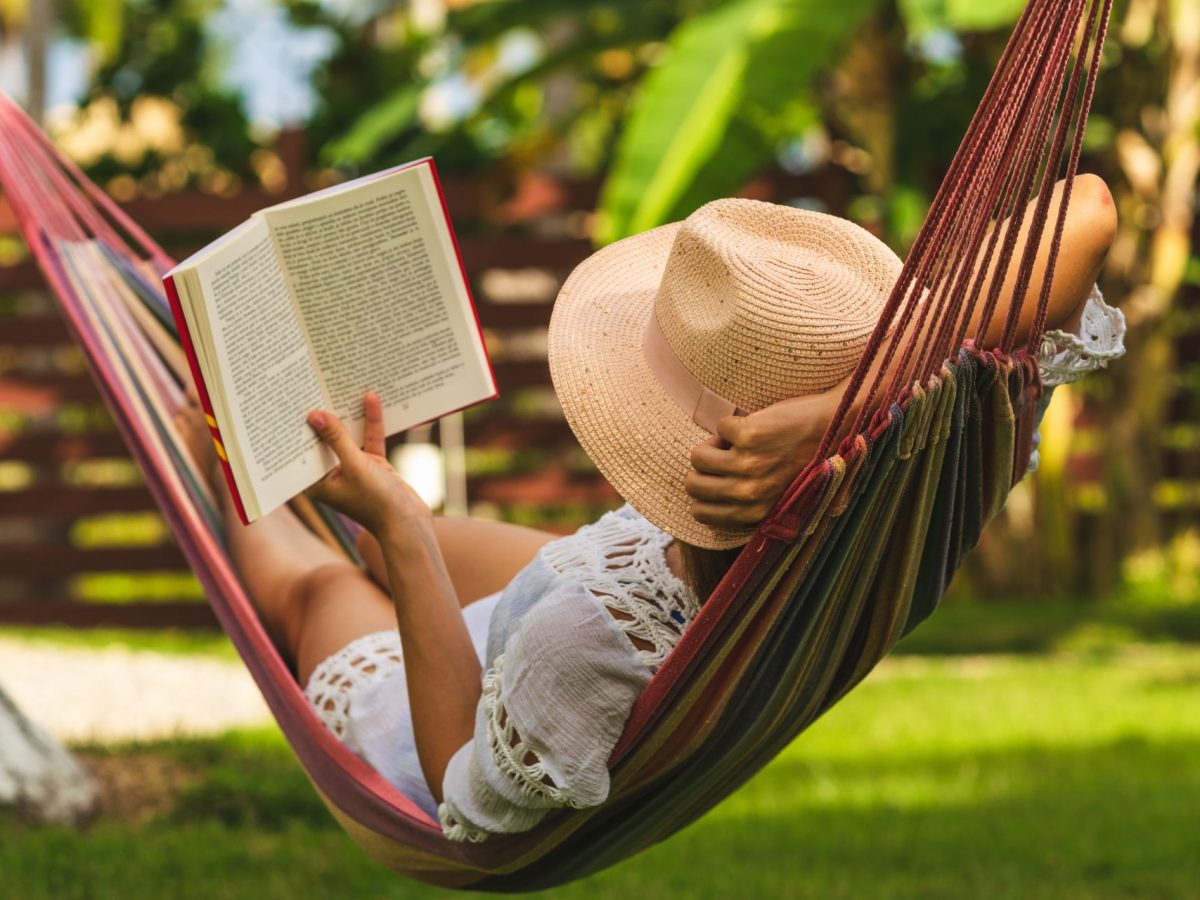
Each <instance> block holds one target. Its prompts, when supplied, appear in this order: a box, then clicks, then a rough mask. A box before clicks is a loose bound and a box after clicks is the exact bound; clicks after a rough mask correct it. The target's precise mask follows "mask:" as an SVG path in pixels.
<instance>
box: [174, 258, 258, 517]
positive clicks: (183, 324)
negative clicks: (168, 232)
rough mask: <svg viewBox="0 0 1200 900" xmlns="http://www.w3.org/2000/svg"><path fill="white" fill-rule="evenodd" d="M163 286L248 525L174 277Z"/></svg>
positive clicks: (235, 497) (224, 468)
mask: <svg viewBox="0 0 1200 900" xmlns="http://www.w3.org/2000/svg"><path fill="white" fill-rule="evenodd" d="M163 286H164V287H165V288H166V289H167V299H168V300H169V301H170V303H171V315H173V316H174V317H175V326H176V327H177V328H178V329H179V342H180V343H181V344H182V345H183V353H184V355H185V356H186V357H187V361H188V367H189V368H190V369H191V370H192V379H193V380H194V381H195V382H196V393H197V394H199V395H200V406H201V407H202V408H203V409H204V418H205V419H206V420H207V421H208V429H209V431H211V432H212V439H213V443H214V444H215V445H216V447H217V456H218V457H219V458H220V460H221V470H222V471H223V472H224V473H225V481H226V482H227V483H228V484H229V493H230V494H232V495H233V505H234V508H235V509H236V510H237V514H238V518H239V519H241V520H242V524H243V525H249V524H250V520H249V519H247V518H246V508H245V507H244V506H243V505H242V497H241V494H239V493H238V489H237V482H235V481H234V480H233V469H232V468H231V467H230V465H229V457H228V456H226V454H225V442H224V441H223V440H222V439H221V430H220V429H219V428H218V427H217V417H216V416H215V415H213V408H212V402H211V401H210V400H209V399H208V389H207V388H206V387H205V386H204V377H203V376H202V375H201V374H200V363H199V362H198V361H197V360H196V349H195V348H194V347H193V346H192V338H191V335H189V334H188V327H187V320H186V319H185V318H184V317H183V307H182V306H181V305H180V303H179V292H178V291H177V290H176V288H175V278H174V277H173V276H171V275H168V276H167V277H165V278H164V279H163Z"/></svg>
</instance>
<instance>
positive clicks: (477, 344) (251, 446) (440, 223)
mask: <svg viewBox="0 0 1200 900" xmlns="http://www.w3.org/2000/svg"><path fill="white" fill-rule="evenodd" d="M163 282H164V284H165V285H166V289H167V295H168V297H169V299H170V301H171V308H172V311H173V312H174V314H175V320H176V322H177V324H178V325H179V333H180V336H181V340H182V343H183V348H184V352H185V353H186V354H187V358H188V362H189V364H190V366H191V369H192V375H193V377H194V378H195V380H196V388H197V391H198V392H199V394H200V400H201V404H202V405H203V407H204V411H205V413H206V414H207V415H208V424H209V427H210V428H211V430H212V433H213V439H214V440H215V441H216V444H217V452H218V454H219V455H220V457H221V460H222V463H223V466H224V469H225V476H226V479H227V480H228V482H229V487H230V490H231V491H232V492H233V497H234V502H235V504H236V506H237V509H238V513H239V515H240V516H241V518H242V521H243V522H251V521H253V520H254V519H256V518H258V517H259V516H262V515H265V514H266V513H268V512H270V511H271V510H272V509H274V508H276V507H277V506H279V505H281V504H283V503H285V502H286V501H288V500H290V499H291V498H292V497H294V496H295V495H296V494H298V493H300V492H301V491H303V490H304V489H305V488H307V487H309V486H310V485H312V484H313V483H315V482H316V481H318V480H320V479H321V478H322V477H323V476H324V475H325V473H326V472H328V471H329V470H330V469H332V468H333V467H334V465H335V464H336V460H335V458H334V457H333V454H332V452H331V451H329V449H328V448H326V447H324V446H323V445H322V444H321V443H320V442H319V441H318V440H317V439H316V437H315V435H314V434H313V432H312V429H310V428H309V427H308V425H307V423H306V421H305V417H306V416H307V414H308V413H309V412H310V411H311V410H314V409H327V410H330V411H332V412H333V413H334V414H335V415H337V416H338V417H340V418H341V419H342V421H344V422H345V423H346V424H347V426H348V427H349V428H350V430H351V432H352V433H353V434H355V436H356V438H361V435H362V403H363V394H365V393H366V392H367V391H374V392H376V393H377V394H379V396H380V399H381V400H382V401H383V417H384V426H385V428H386V430H387V433H388V434H389V435H391V434H395V433H396V432H399V431H403V430H405V429H407V428H411V427H412V426H414V425H417V424H420V423H422V422H427V421H429V420H431V419H435V418H438V417H440V416H444V415H446V414H447V413H450V412H453V411H455V410H458V409H462V408H463V407H465V406H470V405H472V404H474V403H478V402H480V401H482V400H487V399H490V398H492V397H495V396H496V384H495V379H494V378H493V375H492V370H491V365H490V364H489V362H488V358H487V354H486V352H485V349H484V345H483V336H482V333H481V331H480V328H479V320H478V318H477V316H476V314H475V307H474V303H473V301H472V299H471V294H470V290H469V288H468V286H467V279H466V275H465V273H464V271H463V268H462V261H461V259H460V257H459V255H458V245H457V243H456V241H455V238H454V234H453V232H452V231H451V228H450V222H449V219H448V216H447V213H446V207H445V202H444V200H443V198H442V192H441V187H440V185H439V183H438V180H437V173H436V171H435V170H434V167H433V161H432V160H431V159H423V160H419V161H417V162H414V163H410V164H408V165H404V166H400V167H398V168H394V169H389V170H387V171H384V172H380V173H377V174H375V175H368V176H366V177H364V178H359V179H356V180H354V181H350V182H346V183H345V184H341V185H338V186H336V187H332V188H328V189H326V190H323V191H319V192H317V193H315V194H310V195H308V196H306V197H301V198H299V199H297V200H291V201H288V202H286V203H280V204H278V205H277V206H272V207H268V208H267V209H264V210H260V211H259V212H257V213H255V214H254V215H253V216H252V217H251V218H250V219H249V220H248V221H246V222H243V223H242V224H241V225H239V226H238V227H237V228H235V229H233V231H231V232H229V233H228V234H226V235H225V236H224V237H221V238H219V239H218V240H216V241H215V242H213V243H212V244H209V245H208V246H207V247H205V248H204V249H203V250H201V251H200V252H198V253H196V254H194V255H193V256H191V257H189V258H188V259H186V260H185V261H184V262H182V263H180V264H179V265H178V266H176V267H175V268H174V269H172V270H171V271H170V272H168V273H167V274H166V276H165V277H164V279H163Z"/></svg>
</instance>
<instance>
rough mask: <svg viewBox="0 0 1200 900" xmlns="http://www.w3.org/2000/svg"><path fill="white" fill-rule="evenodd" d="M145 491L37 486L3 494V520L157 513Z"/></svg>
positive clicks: (0, 511) (0, 509)
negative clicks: (143, 512)
mask: <svg viewBox="0 0 1200 900" xmlns="http://www.w3.org/2000/svg"><path fill="white" fill-rule="evenodd" d="M157 508H158V507H157V506H156V505H155V503H154V498H153V497H151V496H150V493H149V491H147V490H146V489H145V488H144V487H141V486H137V487H121V488H98V487H97V488H86V489H85V488H79V487H74V486H71V485H59V484H54V485H35V486H33V487H30V488H28V489H26V490H22V491H0V517H5V516H11V517H14V518H16V517H20V518H26V519H75V518H79V517H81V516H94V515H98V514H101V513H110V512H141V511H145V510H148V509H157Z"/></svg>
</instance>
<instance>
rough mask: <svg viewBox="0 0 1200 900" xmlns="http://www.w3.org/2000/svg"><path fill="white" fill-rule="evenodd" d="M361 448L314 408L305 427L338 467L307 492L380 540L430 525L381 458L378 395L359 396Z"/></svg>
mask: <svg viewBox="0 0 1200 900" xmlns="http://www.w3.org/2000/svg"><path fill="white" fill-rule="evenodd" d="M363 416H364V424H363V445H362V447H361V448H360V447H359V446H358V445H357V444H356V443H355V442H354V439H353V438H352V437H351V436H350V432H349V431H348V430H347V429H346V426H345V424H343V423H342V421H341V420H340V419H339V418H338V417H337V416H335V415H333V413H330V412H326V411H325V410H314V411H313V412H311V413H309V415H308V424H309V427H311V428H312V429H313V431H315V432H316V433H317V436H318V437H319V438H320V439H321V441H322V443H324V444H326V445H327V446H328V447H329V449H330V450H332V451H333V452H334V454H335V455H336V456H337V459H338V465H337V466H336V467H335V468H334V469H332V470H331V471H330V472H329V473H328V474H327V475H326V476H325V477H324V478H322V479H321V480H320V481H318V482H317V483H316V484H314V485H313V486H312V487H310V488H309V489H308V490H307V491H306V492H305V493H306V494H307V495H308V496H309V497H310V498H312V499H313V500H320V501H321V502H322V503H327V504H329V505H330V506H332V507H333V508H334V509H336V510H338V511H339V512H342V513H345V514H346V515H348V516H349V517H350V518H352V519H354V520H355V521H356V522H358V523H359V524H361V525H362V526H363V527H364V528H366V529H367V530H368V531H370V532H371V533H372V534H374V535H375V537H376V538H378V539H379V540H380V541H383V540H384V536H385V535H386V534H387V533H388V532H389V531H392V530H395V529H397V528H403V527H408V526H411V525H412V524H413V523H429V524H431V523H432V518H433V516H432V513H431V512H430V509H429V507H428V506H426V505H425V502H424V501H423V500H422V499H421V498H420V497H419V496H418V495H417V492H416V491H414V490H413V489H412V488H411V487H409V485H408V484H407V482H405V481H404V479H403V478H401V477H400V474H399V473H398V472H397V471H396V470H395V469H394V468H393V467H392V464H391V463H389V462H388V460H387V457H386V455H385V452H386V451H385V448H384V440H385V438H386V435H385V433H384V427H383V405H382V403H381V402H380V400H379V397H378V396H377V395H376V394H373V393H368V394H367V395H366V396H365V397H364V398H363Z"/></svg>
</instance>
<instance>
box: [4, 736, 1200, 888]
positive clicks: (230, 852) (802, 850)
mask: <svg viewBox="0 0 1200 900" xmlns="http://www.w3.org/2000/svg"><path fill="white" fill-rule="evenodd" d="M161 752H163V753H168V754H172V755H175V756H177V757H180V758H182V759H183V760H184V761H186V762H187V764H188V766H189V768H190V767H191V766H192V765H193V764H194V765H197V766H200V767H201V768H199V769H198V770H195V771H197V773H198V774H197V780H196V781H195V782H194V783H192V784H190V785H188V786H186V787H185V788H183V790H182V791H181V793H179V795H178V799H177V800H176V802H175V803H174V804H173V805H172V807H171V808H170V809H169V810H167V811H165V812H163V813H162V814H161V815H159V816H157V817H155V818H154V819H152V820H151V821H149V822H146V823H144V824H140V825H133V824H130V823H128V822H123V821H120V820H113V819H101V820H100V821H98V822H96V823H94V824H93V825H92V826H90V827H88V828H85V829H83V830H81V831H78V832H76V831H72V830H69V829H61V828H32V827H28V826H22V825H19V824H17V823H14V822H11V821H6V820H3V819H0V894H2V895H3V896H5V897H7V898H13V900H25V898H30V900H33V898H55V900H60V898H71V897H101V898H106V897H120V898H123V900H125V898H141V897H148V898H149V897H153V898H159V897H214V896H220V897H223V898H265V897H281V898H282V897H288V898H291V897H297V896H302V897H339V898H340V897H350V898H353V897H422V896H444V895H446V892H442V891H437V890H435V889H431V888H427V887H424V886H421V885H417V884H415V883H413V882H409V881H406V880H404V879H401V878H398V877H396V876H394V875H392V874H391V873H389V872H387V871H386V870H384V869H382V868H380V867H379V866H377V865H376V864H374V863H372V862H371V861H369V860H368V859H367V858H366V857H365V856H364V855H363V854H362V853H361V852H360V851H359V850H358V849H357V848H356V847H355V846H354V845H353V844H352V843H351V842H350V841H349V839H348V838H345V837H344V836H343V835H342V834H341V833H340V831H339V830H338V829H337V827H336V825H335V824H334V823H333V821H332V819H331V818H330V817H329V815H328V814H327V813H326V812H325V810H324V808H323V807H322V806H321V804H320V801H319V800H317V798H316V797H315V795H314V794H313V792H312V790H311V788H310V787H309V785H308V782H307V779H306V778H305V777H304V775H303V774H302V773H301V771H300V770H299V768H298V766H297V765H296V764H295V762H294V761H293V760H292V759H291V756H290V754H289V752H288V751H287V750H286V748H284V747H283V746H282V744H280V743H279V741H278V739H276V738H273V736H272V739H266V738H262V737H254V736H251V737H249V738H247V737H245V736H240V737H237V738H235V739H232V740H228V741H215V742H205V743H188V742H180V743H176V744H171V745H167V746H163V747H162V748H161ZM1197 760H1200V742H1197V741H1194V740H1177V741H1173V740H1160V741H1156V742H1155V743H1148V742H1147V741H1145V740H1143V739H1141V738H1140V737H1136V736H1134V737H1130V738H1125V739H1120V740H1115V741H1112V742H1109V743H1107V744H1100V745H1095V746H1092V745H1089V746H1066V747H1053V748H1035V747H1022V748H1015V749H1011V750H1000V751H988V752H971V751H969V750H968V751H964V752H957V753H953V752H949V751H948V752H946V753H944V754H936V755H935V754H930V755H911V754H908V755H904V756H897V757H890V756H889V757H881V758H879V759H874V760H869V761H861V760H851V761H843V760H829V759H824V758H821V757H816V756H814V757H806V756H805V755H804V754H803V753H802V752H796V751H789V752H788V753H787V754H786V755H785V756H784V757H782V758H781V759H779V760H777V761H776V762H775V763H774V764H772V765H771V766H769V767H768V768H767V769H766V770H765V771H764V772H763V773H762V774H761V775H760V776H759V777H757V778H756V779H754V781H752V782H751V783H750V784H749V785H747V786H746V787H745V788H744V789H743V790H741V791H740V792H739V793H738V794H736V795H735V796H734V797H732V798H730V799H729V800H728V801H726V802H725V803H724V804H722V805H721V806H720V807H718V808H717V809H716V810H714V811H713V812H712V813H710V814H709V815H708V816H707V817H705V818H704V819H702V820H701V821H700V822H698V823H696V824H695V825H693V826H692V827H690V828H688V829H687V830H685V831H684V832H683V833H681V834H680V835H677V836H676V837H675V838H673V839H672V840H670V841H668V842H666V843H664V844H662V845H659V846H658V847H655V848H653V849H651V850H650V851H648V852H647V853H645V854H643V855H641V856H640V857H637V858H635V859H633V860H630V861H629V862H627V863H624V864H622V865H621V866H618V867H616V868H615V869H612V870H609V871H608V872H604V873H601V874H600V875H598V876H595V877H593V878H590V879H588V880H587V881H584V882H581V883H579V884H576V885H572V886H570V887H568V888H566V889H564V890H560V891H556V892H553V894H554V896H556V897H584V896H586V897H622V898H624V897H628V896H645V897H665V896H670V897H782V896H801V897H805V896H808V897H821V898H826V897H854V898H860V897H867V898H870V897H881V898H882V897H887V898H903V897H922V898H928V897H963V896H987V897H1013V898H1022V900H1025V898H1038V897H1047V898H1049V897H1054V898H1059V897H1082V896H1086V897H1101V898H1103V897H1126V896H1137V897H1172V898H1174V897H1190V896H1196V894H1197V888H1196V886H1197V885H1200V855H1198V854H1197V853H1196V851H1195V846H1196V844H1195V836H1196V834H1197V833H1200V812H1198V811H1200V764H1197V762H1196V761H1197Z"/></svg>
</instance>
